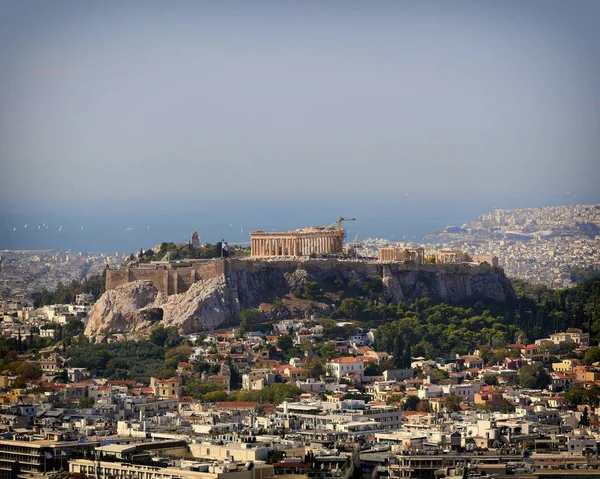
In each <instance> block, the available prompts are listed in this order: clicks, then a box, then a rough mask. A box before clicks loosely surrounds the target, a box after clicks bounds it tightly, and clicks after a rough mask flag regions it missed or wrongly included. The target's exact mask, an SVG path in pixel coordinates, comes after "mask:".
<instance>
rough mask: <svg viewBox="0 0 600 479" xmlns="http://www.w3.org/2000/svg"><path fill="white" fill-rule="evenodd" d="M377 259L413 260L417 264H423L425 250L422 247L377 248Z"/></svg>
mask: <svg viewBox="0 0 600 479" xmlns="http://www.w3.org/2000/svg"><path fill="white" fill-rule="evenodd" d="M377 255H378V258H379V261H401V262H404V261H414V262H415V263H417V264H423V262H424V260H425V250H424V249H423V248H399V247H397V246H390V247H387V248H379V249H378V250H377Z"/></svg>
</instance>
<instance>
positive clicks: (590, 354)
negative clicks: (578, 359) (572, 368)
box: [583, 346, 600, 366]
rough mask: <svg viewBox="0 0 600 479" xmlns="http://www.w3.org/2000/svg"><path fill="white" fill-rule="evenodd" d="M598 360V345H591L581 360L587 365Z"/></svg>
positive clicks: (599, 355)
mask: <svg viewBox="0 0 600 479" xmlns="http://www.w3.org/2000/svg"><path fill="white" fill-rule="evenodd" d="M598 361H600V347H599V346H592V347H591V348H590V349H588V350H587V352H586V353H585V356H583V362H584V364H587V365H588V366H589V365H591V364H593V363H597V362H598Z"/></svg>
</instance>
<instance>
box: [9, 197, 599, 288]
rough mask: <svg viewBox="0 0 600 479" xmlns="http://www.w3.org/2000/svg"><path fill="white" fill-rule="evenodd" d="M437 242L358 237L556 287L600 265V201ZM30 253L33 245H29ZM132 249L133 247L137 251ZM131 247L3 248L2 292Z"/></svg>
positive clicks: (528, 211)
mask: <svg viewBox="0 0 600 479" xmlns="http://www.w3.org/2000/svg"><path fill="white" fill-rule="evenodd" d="M427 239H428V240H429V241H430V242H431V243H434V245H432V244H414V243H402V242H391V241H390V240H389V239H381V238H367V239H366V240H364V241H360V242H352V243H351V245H352V247H353V248H354V249H355V250H356V253H357V254H358V255H360V256H364V257H367V258H377V256H378V249H379V248H381V247H384V246H394V245H395V246H403V247H417V246H423V247H426V249H432V246H435V248H437V249H448V250H459V251H463V252H464V253H466V254H468V255H469V256H492V257H497V258H498V264H499V266H500V267H502V268H504V270H505V273H506V275H507V276H508V277H510V278H518V279H523V280H527V281H530V282H532V283H537V284H545V285H547V286H550V287H553V288H566V287H569V286H572V285H573V281H572V280H571V274H570V273H571V269H572V268H577V267H580V268H590V267H591V268H600V205H571V206H549V207H542V208H521V209H512V210H508V209H497V210H494V211H492V212H490V213H487V214H484V215H481V216H480V217H479V218H477V219H476V220H475V221H472V222H471V223H468V224H464V225H461V226H447V227H445V228H443V229H441V230H439V231H437V232H434V233H432V234H431V235H429V236H428V238H427ZM23 253H26V252H23ZM129 253H131V252H129ZM129 253H127V254H126V253H119V252H117V253H115V254H95V255H92V254H87V253H70V252H68V253H67V252H57V251H46V252H33V253H32V254H19V252H12V253H7V252H3V253H0V258H1V259H2V260H1V262H0V265H1V268H0V298H7V297H10V296H17V297H21V298H24V297H25V296H27V295H30V294H31V293H33V292H39V291H41V290H43V289H50V290H51V289H53V288H55V287H56V285H57V284H58V283H59V282H61V283H63V284H66V283H69V282H71V281H73V280H81V279H83V278H84V277H86V276H87V277H89V276H93V275H95V274H99V273H102V271H103V269H104V267H105V266H106V265H109V266H117V265H120V264H122V263H123V262H124V261H126V259H127V258H128V256H129Z"/></svg>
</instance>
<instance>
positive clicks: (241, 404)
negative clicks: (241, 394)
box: [215, 401, 258, 407]
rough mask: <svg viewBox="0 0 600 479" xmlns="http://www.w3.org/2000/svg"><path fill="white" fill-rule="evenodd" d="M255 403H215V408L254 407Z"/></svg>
mask: <svg viewBox="0 0 600 479" xmlns="http://www.w3.org/2000/svg"><path fill="white" fill-rule="evenodd" d="M257 405H258V403H257V402H251V401H217V402H216V403H215V406H217V407H256V406H257Z"/></svg>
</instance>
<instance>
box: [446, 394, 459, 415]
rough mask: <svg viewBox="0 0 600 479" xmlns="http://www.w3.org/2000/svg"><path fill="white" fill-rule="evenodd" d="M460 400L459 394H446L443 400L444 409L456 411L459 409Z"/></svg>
mask: <svg viewBox="0 0 600 479" xmlns="http://www.w3.org/2000/svg"><path fill="white" fill-rule="evenodd" d="M461 402H462V398H461V397H460V396H455V395H451V396H447V397H446V399H445V400H444V406H446V410H447V411H449V412H457V411H460V403H461Z"/></svg>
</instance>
